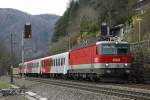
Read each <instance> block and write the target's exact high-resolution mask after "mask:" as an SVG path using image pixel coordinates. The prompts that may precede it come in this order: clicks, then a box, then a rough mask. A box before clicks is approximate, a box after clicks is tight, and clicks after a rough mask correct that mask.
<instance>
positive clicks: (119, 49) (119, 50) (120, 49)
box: [98, 44, 129, 55]
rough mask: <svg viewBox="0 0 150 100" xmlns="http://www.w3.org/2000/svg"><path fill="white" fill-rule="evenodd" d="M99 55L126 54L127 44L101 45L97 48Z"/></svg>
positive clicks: (127, 50)
mask: <svg viewBox="0 0 150 100" xmlns="http://www.w3.org/2000/svg"><path fill="white" fill-rule="evenodd" d="M98 52H99V54H106V55H114V54H120V55H124V54H128V52H129V45H128V44H101V45H100V46H98Z"/></svg>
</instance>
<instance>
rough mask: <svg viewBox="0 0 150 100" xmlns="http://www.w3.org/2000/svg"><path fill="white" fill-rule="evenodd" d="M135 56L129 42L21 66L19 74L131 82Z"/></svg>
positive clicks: (102, 43)
mask: <svg viewBox="0 0 150 100" xmlns="http://www.w3.org/2000/svg"><path fill="white" fill-rule="evenodd" d="M130 65H131V55H130V49H129V44H128V43H127V42H116V41H99V42H97V43H95V44H93V45H89V46H86V47H83V48H78V49H74V50H70V51H68V52H65V53H60V54H56V55H51V56H48V57H44V58H40V59H36V60H31V61H27V62H24V63H20V64H19V74H20V75H23V74H24V75H25V76H35V77H53V78H71V79H89V80H103V79H104V80H105V79H109V80H111V79H128V76H129V75H130Z"/></svg>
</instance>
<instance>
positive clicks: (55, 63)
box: [54, 59, 56, 67]
mask: <svg viewBox="0 0 150 100" xmlns="http://www.w3.org/2000/svg"><path fill="white" fill-rule="evenodd" d="M55 66H56V59H54V67H55Z"/></svg>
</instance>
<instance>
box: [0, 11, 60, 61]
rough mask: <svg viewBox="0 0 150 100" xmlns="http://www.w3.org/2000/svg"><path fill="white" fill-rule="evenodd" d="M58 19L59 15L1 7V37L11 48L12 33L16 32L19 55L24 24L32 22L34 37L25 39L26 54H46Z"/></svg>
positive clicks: (18, 53) (32, 55) (16, 46)
mask: <svg viewBox="0 0 150 100" xmlns="http://www.w3.org/2000/svg"><path fill="white" fill-rule="evenodd" d="M58 19H59V16H57V15H48V14H44V15H30V14H27V13H25V12H21V11H18V10H15V9H0V37H1V39H2V40H3V41H4V42H5V44H6V46H7V48H8V49H10V33H14V34H16V35H15V36H14V37H13V39H14V40H15V42H16V44H15V48H14V49H15V51H16V54H17V55H18V56H19V55H20V54H21V34H22V32H23V31H24V25H25V23H26V22H31V25H32V39H28V40H25V47H26V49H27V50H26V52H27V53H26V54H28V52H30V55H29V56H30V57H36V56H39V55H41V54H45V51H46V50H47V46H48V44H49V43H50V41H51V37H52V35H53V32H54V26H55V23H56V21H57V20H58ZM27 56H28V55H27ZM27 58H28V57H27Z"/></svg>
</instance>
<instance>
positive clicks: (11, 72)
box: [10, 33, 13, 84]
mask: <svg viewBox="0 0 150 100" xmlns="http://www.w3.org/2000/svg"><path fill="white" fill-rule="evenodd" d="M10 76H11V78H10V82H11V84H13V34H12V33H11V66H10Z"/></svg>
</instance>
